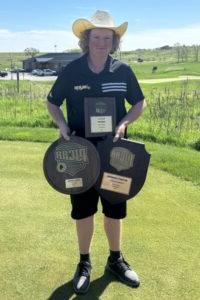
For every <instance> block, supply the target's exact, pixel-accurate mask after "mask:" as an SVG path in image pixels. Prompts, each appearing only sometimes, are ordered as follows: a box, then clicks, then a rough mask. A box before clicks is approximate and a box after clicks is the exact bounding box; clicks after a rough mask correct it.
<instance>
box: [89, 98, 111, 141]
mask: <svg viewBox="0 0 200 300" xmlns="http://www.w3.org/2000/svg"><path fill="white" fill-rule="evenodd" d="M84 113H85V137H97V136H105V135H106V134H109V133H113V132H114V131H115V126H116V104H115V98H114V97H97V98H95V97H85V99H84Z"/></svg>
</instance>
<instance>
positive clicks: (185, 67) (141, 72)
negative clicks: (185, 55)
mask: <svg viewBox="0 0 200 300" xmlns="http://www.w3.org/2000/svg"><path fill="white" fill-rule="evenodd" d="M130 65H131V67H132V69H133V71H134V72H135V74H136V76H137V78H138V79H158V78H174V77H178V76H183V75H193V76H200V71H199V70H200V62H199V63H195V62H184V63H175V62H164V63H163V62H145V63H142V64H139V63H131V64H130ZM153 66H157V68H158V69H157V71H156V72H155V73H153V74H152V67H153Z"/></svg>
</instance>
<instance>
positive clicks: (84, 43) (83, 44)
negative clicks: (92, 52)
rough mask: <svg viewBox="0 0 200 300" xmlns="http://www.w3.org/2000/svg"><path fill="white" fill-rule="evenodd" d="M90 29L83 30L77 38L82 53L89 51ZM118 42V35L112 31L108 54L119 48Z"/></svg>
mask: <svg viewBox="0 0 200 300" xmlns="http://www.w3.org/2000/svg"><path fill="white" fill-rule="evenodd" d="M91 30H92V29H89V30H85V31H84V32H82V33H81V37H80V40H79V43H78V44H79V47H80V48H81V50H82V51H83V53H87V52H88V51H89V46H88V45H89V38H90V32H91ZM119 44H120V36H119V35H118V34H116V33H115V32H114V31H113V46H112V49H111V51H110V54H113V53H115V52H116V51H117V50H118V49H119Z"/></svg>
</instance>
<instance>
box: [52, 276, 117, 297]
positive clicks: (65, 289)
mask: <svg viewBox="0 0 200 300" xmlns="http://www.w3.org/2000/svg"><path fill="white" fill-rule="evenodd" d="M112 281H116V279H115V278H114V276H112V275H111V274H109V273H107V272H105V273H104V274H103V275H102V276H101V277H99V278H97V279H95V280H94V281H91V283H90V288H89V291H88V292H87V294H86V295H80V296H79V295H76V294H75V293H74V290H73V287H72V281H71V280H70V281H68V282H67V283H65V284H63V285H61V286H60V287H58V288H57V289H56V290H55V291H54V292H53V293H52V294H51V296H50V297H49V298H48V300H67V299H70V298H71V297H72V296H73V295H74V297H73V298H72V299H73V300H78V299H87V300H90V299H91V300H97V299H99V298H100V296H101V295H102V294H103V292H104V290H105V289H106V287H107V286H108V285H109V284H110V282H112Z"/></svg>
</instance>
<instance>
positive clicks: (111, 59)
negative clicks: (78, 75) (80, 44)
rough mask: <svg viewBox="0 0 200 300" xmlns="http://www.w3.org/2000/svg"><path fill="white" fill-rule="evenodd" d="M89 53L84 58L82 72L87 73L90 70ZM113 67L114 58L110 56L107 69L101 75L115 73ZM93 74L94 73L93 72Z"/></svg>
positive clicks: (106, 65)
mask: <svg viewBox="0 0 200 300" xmlns="http://www.w3.org/2000/svg"><path fill="white" fill-rule="evenodd" d="M87 55H88V54H87V53H86V54H84V55H83V56H82V72H83V73H85V72H86V70H90V69H89V66H88V62H87ZM112 65H113V58H112V56H110V55H108V58H107V60H106V64H105V68H104V70H103V71H102V72H101V73H100V74H104V73H113V72H114V70H113V68H112ZM91 72H92V71H91Z"/></svg>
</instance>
